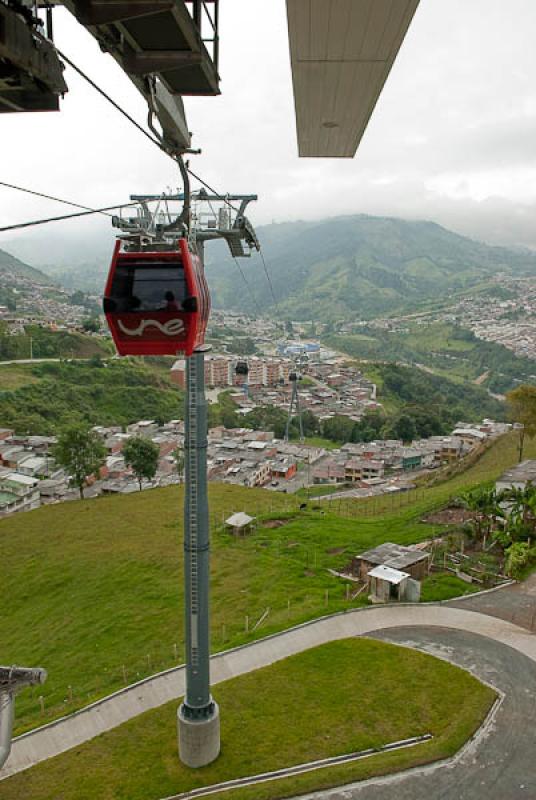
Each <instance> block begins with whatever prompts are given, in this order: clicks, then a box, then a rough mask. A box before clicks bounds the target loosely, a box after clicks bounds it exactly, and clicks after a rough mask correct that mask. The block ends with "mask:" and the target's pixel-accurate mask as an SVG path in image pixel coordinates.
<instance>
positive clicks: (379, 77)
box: [287, 0, 419, 158]
mask: <svg viewBox="0 0 536 800" xmlns="http://www.w3.org/2000/svg"><path fill="white" fill-rule="evenodd" d="M418 4H419V0H287V17H288V31H289V44H290V59H291V65H292V81H293V85H294V104H295V108H296V127H297V133H298V151H299V155H300V156H316V157H319V156H323V157H338V158H352V157H353V156H354V155H355V152H356V150H357V147H358V145H359V142H360V141H361V137H362V136H363V133H364V132H365V129H366V127H367V124H368V121H369V119H370V117H371V115H372V112H373V110H374V107H375V105H376V102H377V100H378V97H379V96H380V93H381V91H382V89H383V85H384V83H385V81H386V79H387V76H388V75H389V72H390V70H391V67H392V65H393V62H394V60H395V58H396V56H397V53H398V51H399V49H400V45H401V44H402V41H403V39H404V36H405V35H406V31H407V30H408V27H409V24H410V22H411V20H412V18H413V15H414V13H415V11H416V9H417V6H418Z"/></svg>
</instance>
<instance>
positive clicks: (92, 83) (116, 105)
mask: <svg viewBox="0 0 536 800" xmlns="http://www.w3.org/2000/svg"><path fill="white" fill-rule="evenodd" d="M56 52H57V53H58V55H59V56H60V58H62V59H63V60H64V61H66V63H67V64H69V66H70V67H72V69H74V70H75V72H77V73H78V74H79V75H80V77H81V78H83V79H84V80H85V81H87V83H89V85H90V86H92V87H93V88H94V89H95V91H97V92H98V93H99V94H100V95H101V96H102V97H104V98H105V100H107V101H108V102H109V103H111V104H112V105H113V107H114V108H115V109H116V110H117V111H119V113H120V114H122V115H123V116H124V117H125V118H126V119H128V121H129V122H131V123H132V125H134V127H135V128H137V129H138V130H139V131H140V133H143V135H144V136H145V137H146V138H147V139H148V140H149V141H150V142H152V143H153V144H154V145H156V146H157V147H158V149H159V150H160V151H161V152H163V153H165V154H166V155H168V156H169V157H170V158H172V159H173V161H176V162H177V161H178V158H180V155H178V154H175V153H172V152H171V151H170V150H169V149H168V148H167V147H166V146H165V145H164V143H163V142H161V141H159V140H158V139H157V138H156V137H155V136H152V135H151V134H150V133H149V132H148V131H146V130H145V128H144V127H143V126H142V125H140V124H139V122H137V121H136V120H135V119H134V117H132V116H131V115H130V114H129V113H128V112H127V111H125V110H124V108H122V107H121V106H120V105H119V103H116V101H115V100H114V99H113V98H112V97H110V95H109V94H108V93H107V92H105V91H104V89H102V88H101V87H100V86H99V85H98V84H97V83H95V81H94V80H92V79H91V78H90V77H89V75H87V74H86V73H85V72H84V70H83V69H81V68H80V67H78V66H77V65H76V64H75V63H74V62H73V61H71V59H70V58H69V57H68V56H66V55H65V53H63V52H62V51H61V50H59V49H58V48H56ZM179 167H180V164H179ZM186 169H187V170H188V172H189V173H190V175H191V176H192V178H195V179H196V181H199V183H200V184H202V185H203V186H204V187H205V188H206V189H208V190H209V191H210V192H212V193H213V194H217V195H219V196H220V197H221V198H222V200H223V202H224V203H227V205H228V206H230V208H232V209H233V210H234V211H239V209H238V208H237V207H236V206H235V205H233V204H232V203H231V202H230V201H229V200H227V198H226V197H225V195H222V194H220V193H219V192H217V191H216V190H215V189H213V188H212V186H210V185H209V184H208V183H207V182H206V181H204V180H203V178H200V177H199V175H196V174H195V172H192V170H191V169H190V168H189V167H186Z"/></svg>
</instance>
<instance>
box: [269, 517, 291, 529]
mask: <svg viewBox="0 0 536 800" xmlns="http://www.w3.org/2000/svg"><path fill="white" fill-rule="evenodd" d="M288 523H289V520H288V519H266V520H264V522H263V523H262V527H263V528H281V527H282V526H283V525H288Z"/></svg>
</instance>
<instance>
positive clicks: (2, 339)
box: [0, 322, 113, 386]
mask: <svg viewBox="0 0 536 800" xmlns="http://www.w3.org/2000/svg"><path fill="white" fill-rule="evenodd" d="M112 353H113V346H112V343H111V340H109V339H104V338H102V337H96V336H87V335H85V334H83V333H78V332H77V331H52V330H50V329H49V328H42V327H41V326H40V325H26V326H25V332H24V333H23V334H17V335H11V334H10V333H8V330H7V326H6V325H5V324H3V323H1V322H0V361H19V360H25V359H29V358H30V357H32V358H38V359H39V358H91V356H109V355H112ZM1 379H2V374H1V373H0V386H1V385H2V384H1Z"/></svg>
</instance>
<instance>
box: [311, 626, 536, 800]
mask: <svg viewBox="0 0 536 800" xmlns="http://www.w3.org/2000/svg"><path fill="white" fill-rule="evenodd" d="M371 635H372V636H374V638H378V639H382V640H384V641H389V642H393V643H395V644H401V645H404V646H408V647H414V648H417V649H419V650H423V651H425V652H427V653H430V654H432V655H436V656H439V657H440V658H446V659H447V660H448V661H451V662H452V663H453V664H457V665H458V666H461V667H463V668H464V669H467V670H469V671H470V672H472V673H473V674H474V675H476V676H477V677H478V678H481V679H482V680H484V681H487V682H488V683H490V684H492V685H493V686H495V687H496V688H498V689H499V690H500V691H502V692H503V693H504V699H503V702H502V704H501V706H500V708H499V709H498V711H497V712H496V715H495V717H494V719H493V720H492V722H491V724H490V725H489V726H488V727H487V728H486V729H485V730H482V732H481V735H480V736H477V738H476V740H475V741H474V742H473V743H470V744H469V745H468V746H466V747H465V748H464V749H463V750H462V752H461V753H460V754H459V755H458V757H457V758H456V759H454V760H453V761H450V762H447V763H443V764H436V765H430V766H429V767H423V768H419V769H414V770H408V771H407V772H405V773H399V774H398V775H392V776H388V777H386V778H378V779H372V780H370V781H363V782H361V783H356V784H352V785H348V786H345V787H342V788H339V789H332V790H329V791H323V792H316V793H313V794H309V795H306V796H302V797H301V798H299V800H313V798H314V800H320V799H322V800H393V799H394V798H396V800H522V798H526V800H533V799H534V798H535V797H536V769H535V764H534V754H535V753H536V663H534V661H533V660H531V659H529V658H527V657H526V656H524V655H522V654H521V653H519V652H516V651H515V650H513V649H512V648H511V647H508V646H507V645H504V644H498V643H497V642H494V641H492V640H491V639H488V638H484V637H482V636H477V635H475V634H472V633H467V632H463V631H454V630H441V629H438V628H399V629H398V630H396V631H393V630H391V631H382V632H377V633H373V634H371Z"/></svg>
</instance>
